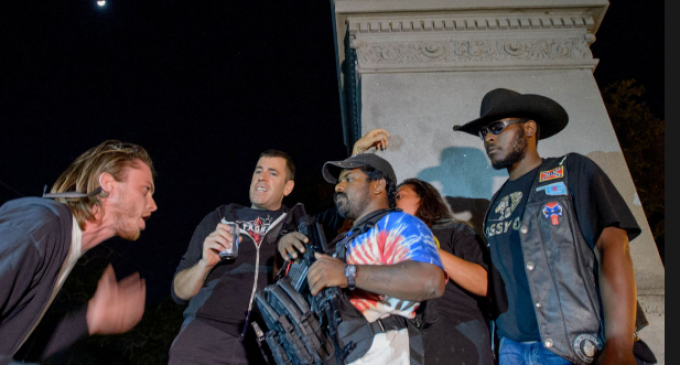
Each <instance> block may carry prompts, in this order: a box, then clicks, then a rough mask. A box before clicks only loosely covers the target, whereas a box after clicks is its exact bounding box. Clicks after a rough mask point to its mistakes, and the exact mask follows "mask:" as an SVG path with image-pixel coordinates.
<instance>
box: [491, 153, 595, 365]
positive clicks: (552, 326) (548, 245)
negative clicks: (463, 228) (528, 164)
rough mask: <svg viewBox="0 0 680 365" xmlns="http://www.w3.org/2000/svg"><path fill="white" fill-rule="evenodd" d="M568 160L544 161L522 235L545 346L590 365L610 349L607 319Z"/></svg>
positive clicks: (521, 238)
mask: <svg viewBox="0 0 680 365" xmlns="http://www.w3.org/2000/svg"><path fill="white" fill-rule="evenodd" d="M568 156H569V155H566V156H564V157H560V158H549V159H544V160H543V163H542V164H541V166H540V169H539V174H538V176H537V178H536V179H535V180H534V181H533V183H532V186H531V190H530V192H529V197H528V200H527V204H526V208H525V209H524V215H523V216H522V219H521V224H520V229H519V232H520V240H521V246H522V254H523V256H524V264H525V270H526V274H527V279H528V281H529V291H530V292H531V298H532V302H533V303H534V311H535V313H536V319H537V322H538V328H539V332H540V335H541V341H542V342H543V345H544V346H545V347H546V348H547V349H549V350H550V351H552V352H554V353H555V354H557V355H559V356H561V357H563V358H565V359H567V360H569V361H571V362H573V363H576V364H590V363H591V362H592V361H593V359H594V356H595V354H596V353H597V351H599V350H601V349H602V347H603V345H604V317H603V314H602V313H603V310H602V301H601V299H600V294H599V289H598V284H597V280H596V278H597V260H596V258H595V253H594V251H593V249H594V247H591V246H590V245H589V244H588V243H587V242H586V240H585V239H584V237H583V234H582V233H581V228H580V226H579V223H578V220H577V218H576V211H575V209H574V203H573V200H572V195H571V192H570V191H569V188H568V186H567V181H568V179H569V171H567V170H566V166H564V165H563V163H564V161H565V160H566V159H567V157H568ZM501 190H502V188H501V189H499V190H498V192H496V194H495V195H494V197H493V199H492V200H491V202H492V205H493V202H494V201H496V199H497V198H498V194H499V193H500V191H501ZM489 210H490V209H489ZM489 210H487V213H486V215H485V217H484V232H486V220H487V218H488V215H489Z"/></svg>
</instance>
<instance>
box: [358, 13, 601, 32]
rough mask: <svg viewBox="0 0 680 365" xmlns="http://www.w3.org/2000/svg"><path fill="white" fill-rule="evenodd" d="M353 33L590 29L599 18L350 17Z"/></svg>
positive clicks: (521, 16) (561, 16)
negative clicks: (595, 19)
mask: <svg viewBox="0 0 680 365" xmlns="http://www.w3.org/2000/svg"><path fill="white" fill-rule="evenodd" d="M348 23H349V33H350V35H355V34H357V33H395V32H438V31H479V30H484V31H488V30H497V31H503V30H517V29H569V28H574V29H579V28H582V29H588V30H592V29H593V27H594V26H595V21H594V20H593V17H592V16H591V15H590V14H579V15H552V16H548V15H546V16H540V15H534V16H530V15H526V14H525V15H522V14H519V15H518V16H516V17H513V16H498V17H465V18H461V17H455V18H454V17H451V18H434V19H429V18H416V19H348Z"/></svg>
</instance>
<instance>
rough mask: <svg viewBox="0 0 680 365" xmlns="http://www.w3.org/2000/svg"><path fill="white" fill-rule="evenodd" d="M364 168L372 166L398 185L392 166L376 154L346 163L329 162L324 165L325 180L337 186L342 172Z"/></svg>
mask: <svg viewBox="0 0 680 365" xmlns="http://www.w3.org/2000/svg"><path fill="white" fill-rule="evenodd" d="M364 166H370V167H372V168H374V169H376V170H378V171H381V172H383V173H385V175H387V177H389V178H390V179H391V180H392V182H394V183H395V184H396V182H397V176H396V175H395V174H394V170H393V169H392V165H390V163H389V162H387V160H385V159H383V158H382V157H380V156H378V155H376V154H375V153H361V154H358V155H356V156H352V157H350V158H348V159H346V160H344V161H328V162H326V163H325V164H323V171H322V172H323V178H324V179H325V180H326V181H328V182H329V183H331V184H337V183H338V176H340V172H341V171H342V170H352V169H358V168H360V167H364Z"/></svg>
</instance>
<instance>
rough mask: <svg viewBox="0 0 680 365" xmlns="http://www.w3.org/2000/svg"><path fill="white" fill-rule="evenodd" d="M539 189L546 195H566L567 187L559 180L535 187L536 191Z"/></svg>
mask: <svg viewBox="0 0 680 365" xmlns="http://www.w3.org/2000/svg"><path fill="white" fill-rule="evenodd" d="M541 190H544V191H545V193H546V194H547V195H567V187H566V186H565V185H564V183H563V182H561V181H560V182H556V183H552V184H549V185H545V186H541V187H538V188H536V191H541Z"/></svg>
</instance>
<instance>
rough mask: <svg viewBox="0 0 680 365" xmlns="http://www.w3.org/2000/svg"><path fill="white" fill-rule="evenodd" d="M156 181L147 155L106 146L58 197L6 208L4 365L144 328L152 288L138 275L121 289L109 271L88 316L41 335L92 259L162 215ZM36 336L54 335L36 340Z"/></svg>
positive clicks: (0, 358) (69, 178)
mask: <svg viewBox="0 0 680 365" xmlns="http://www.w3.org/2000/svg"><path fill="white" fill-rule="evenodd" d="M154 175H155V173H154V170H153V165H152V162H151V158H150V157H149V155H148V153H147V152H146V151H145V150H144V148H142V147H141V146H138V145H134V144H130V143H123V142H120V141H115V140H109V141H104V142H102V143H100V144H99V145H98V146H96V147H94V148H92V149H90V150H88V151H87V152H85V153H83V154H82V155H80V156H79V157H78V158H77V159H76V160H75V161H74V162H73V163H72V164H71V165H70V166H69V168H68V169H67V170H66V171H64V173H62V174H61V176H59V178H58V179H57V181H56V183H55V184H54V186H53V187H52V190H51V193H50V194H45V195H44V197H43V198H37V197H29V198H20V199H15V200H11V201H8V202H7V203H5V204H4V205H2V207H0V282H1V283H2V285H0V364H1V365H4V364H10V363H12V361H13V360H16V361H18V360H30V361H35V360H40V359H43V358H45V357H47V356H49V355H51V354H54V353H55V352H57V351H59V350H62V349H64V348H66V347H68V346H69V345H70V344H72V343H73V342H74V341H75V340H77V339H78V338H80V337H82V336H83V335H86V334H90V335H92V334H114V333H123V332H127V331H129V330H130V329H132V327H134V326H135V325H136V324H137V323H138V322H139V321H140V320H141V318H142V314H143V313H144V302H145V297H146V286H145V283H144V280H143V279H140V277H139V274H138V273H135V274H133V275H131V276H129V277H127V278H125V279H123V280H121V281H119V282H118V281H116V277H115V274H114V272H113V268H112V266H111V265H109V266H108V267H107V268H106V269H105V270H104V274H103V275H102V277H101V279H100V280H99V282H98V284H97V290H96V292H95V294H94V296H93V297H92V298H91V299H90V300H89V301H88V303H87V305H86V306H85V307H84V308H82V309H80V310H78V311H76V312H74V313H73V314H71V315H68V316H66V317H64V318H60V319H59V320H58V321H55V322H56V323H50V325H49V326H47V325H46V328H42V327H38V325H39V323H41V320H42V318H43V315H45V313H46V312H47V310H48V309H49V307H50V304H51V303H52V300H53V299H54V297H55V296H56V294H57V292H58V291H59V289H60V288H61V286H62V284H63V283H64V281H65V279H66V277H67V276H68V274H69V272H70V271H71V269H72V268H73V267H74V265H75V263H76V261H77V260H78V258H79V257H80V256H81V255H82V254H83V253H84V252H85V251H87V250H89V249H91V248H92V247H95V246H97V245H98V244H100V243H101V242H103V241H104V240H106V239H109V238H111V237H113V236H119V237H121V238H124V239H127V240H131V241H134V240H136V239H137V238H139V234H140V231H141V230H143V229H144V228H145V227H146V220H147V219H148V218H149V217H150V216H151V213H152V212H154V211H156V209H157V207H156V203H155V202H154V199H153V197H152V194H153V192H154ZM50 198H51V199H50ZM53 199H54V200H53ZM47 327H49V328H47ZM36 328H39V330H37V331H39V332H47V333H40V334H39V335H38V333H35V335H34V336H31V335H32V334H33V332H34V330H36ZM22 346H23V347H22ZM20 349H21V351H19V350H20Z"/></svg>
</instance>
